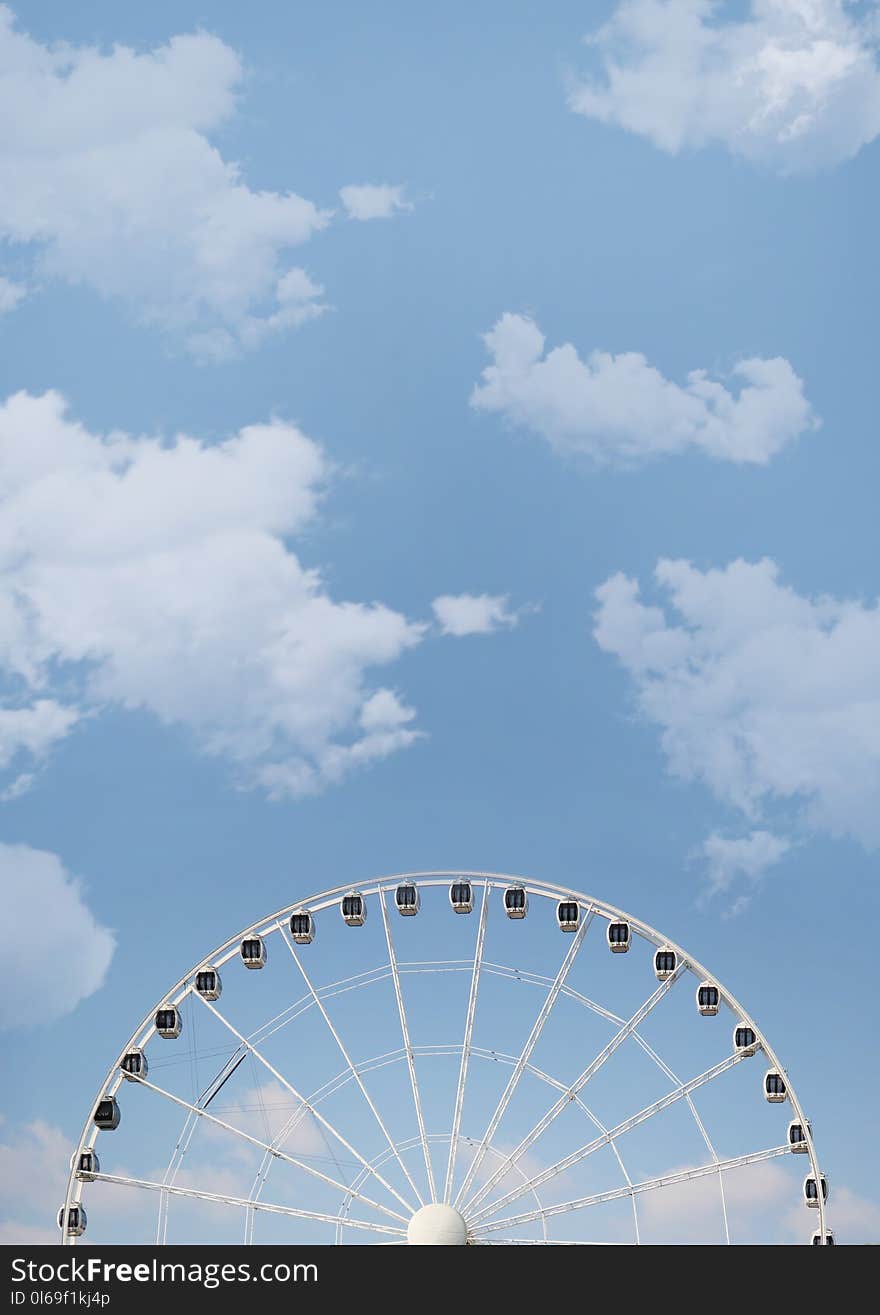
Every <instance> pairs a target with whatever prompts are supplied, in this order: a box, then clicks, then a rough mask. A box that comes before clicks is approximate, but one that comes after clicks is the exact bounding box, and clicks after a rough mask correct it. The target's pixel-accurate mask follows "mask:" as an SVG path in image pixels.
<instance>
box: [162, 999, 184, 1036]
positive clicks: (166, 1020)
mask: <svg viewBox="0 0 880 1315" xmlns="http://www.w3.org/2000/svg"><path fill="white" fill-rule="evenodd" d="M156 1031H157V1033H158V1034H159V1036H161V1037H164V1038H165V1040H166V1041H176V1040H177V1038H178V1037H179V1036H180V1034H181V1032H182V1031H183V1015H182V1014H181V1012H180V1010H179V1009H178V1008H177V1005H162V1008H161V1009H157V1010H156Z"/></svg>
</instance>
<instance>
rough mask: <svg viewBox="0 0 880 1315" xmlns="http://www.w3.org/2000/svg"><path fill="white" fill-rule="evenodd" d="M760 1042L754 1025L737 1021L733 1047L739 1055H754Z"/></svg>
mask: <svg viewBox="0 0 880 1315" xmlns="http://www.w3.org/2000/svg"><path fill="white" fill-rule="evenodd" d="M760 1044H761V1042H760V1041H759V1040H758V1035H757V1033H756V1032H755V1029H754V1028H753V1027H750V1026H749V1024H748V1023H737V1025H736V1027H735V1028H734V1029H733V1048H734V1050H735V1051H736V1053H737V1054H738V1055H754V1054H755V1053H756V1051H757V1049H758V1047H759V1046H760Z"/></svg>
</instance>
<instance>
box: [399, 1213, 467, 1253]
mask: <svg viewBox="0 0 880 1315" xmlns="http://www.w3.org/2000/svg"><path fill="white" fill-rule="evenodd" d="M406 1240H407V1242H408V1243H409V1244H410V1246H423V1247H424V1246H427V1247H463V1246H465V1245H466V1243H467V1224H466V1223H465V1222H464V1220H463V1219H462V1217H461V1215H460V1214H459V1213H458V1211H457V1210H453V1208H452V1206H451V1205H423V1206H422V1208H421V1210H417V1211H416V1212H415V1214H414V1215H413V1217H412V1219H411V1220H410V1221H409V1226H408V1228H407V1230H406Z"/></svg>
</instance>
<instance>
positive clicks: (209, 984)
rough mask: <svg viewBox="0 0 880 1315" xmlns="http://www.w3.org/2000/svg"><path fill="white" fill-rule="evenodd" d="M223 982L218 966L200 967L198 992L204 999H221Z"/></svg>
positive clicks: (197, 979)
mask: <svg viewBox="0 0 880 1315" xmlns="http://www.w3.org/2000/svg"><path fill="white" fill-rule="evenodd" d="M222 990H223V983H222V982H221V980H220V974H219V972H218V971H217V969H216V968H200V969H199V971H198V972H197V973H196V994H197V995H200V996H201V997H202V999H203V1000H219V999H220V993H221V992H222Z"/></svg>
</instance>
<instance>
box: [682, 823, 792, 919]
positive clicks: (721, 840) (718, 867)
mask: <svg viewBox="0 0 880 1315" xmlns="http://www.w3.org/2000/svg"><path fill="white" fill-rule="evenodd" d="M791 848H792V843H791V841H790V840H787V839H785V837H784V836H775V835H774V834H773V833H772V831H764V830H760V829H758V830H755V831H752V832H750V833H749V834H748V835H745V836H722V835H719V834H718V832H717V831H713V832H712V834H711V835H710V836H708V837H707V838H706V840H705V841H704V842H703V845H702V847H701V849H700V851H699V853H700V857H701V858H703V859H704V860H705V863H706V876H707V882H708V890H707V893H708V894H709V895H721V894H725V893H726V892H727V891H729V890H730V888H731V886H733V885H734V884H735V883H736V881H737V878H739V877H743V878H745V880H746V881H747V883H748V885H749V887H750V889H747V891H746V892H744V893H742V894H740V895H738V896H737V898H736V899H735V900H734V902H733V904H732V905H731V907H730V910H729V912H730V913H731V914H736V913H741V912H742V910H743V909H744V908H746V906H747V905H748V903H749V900H750V897H751V891H752V890H753V889H754V888H755V886H756V885H757V884H758V882H759V881H760V879H761V878H762V877H763V875H764V873H765V872H766V871H767V870H768V869H769V868H771V867H773V865H774V864H775V863H778V862H779V860H780V859H781V858H783V857H784V856H785V855H786V854H787V853H788V852H789V850H790V849H791Z"/></svg>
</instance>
